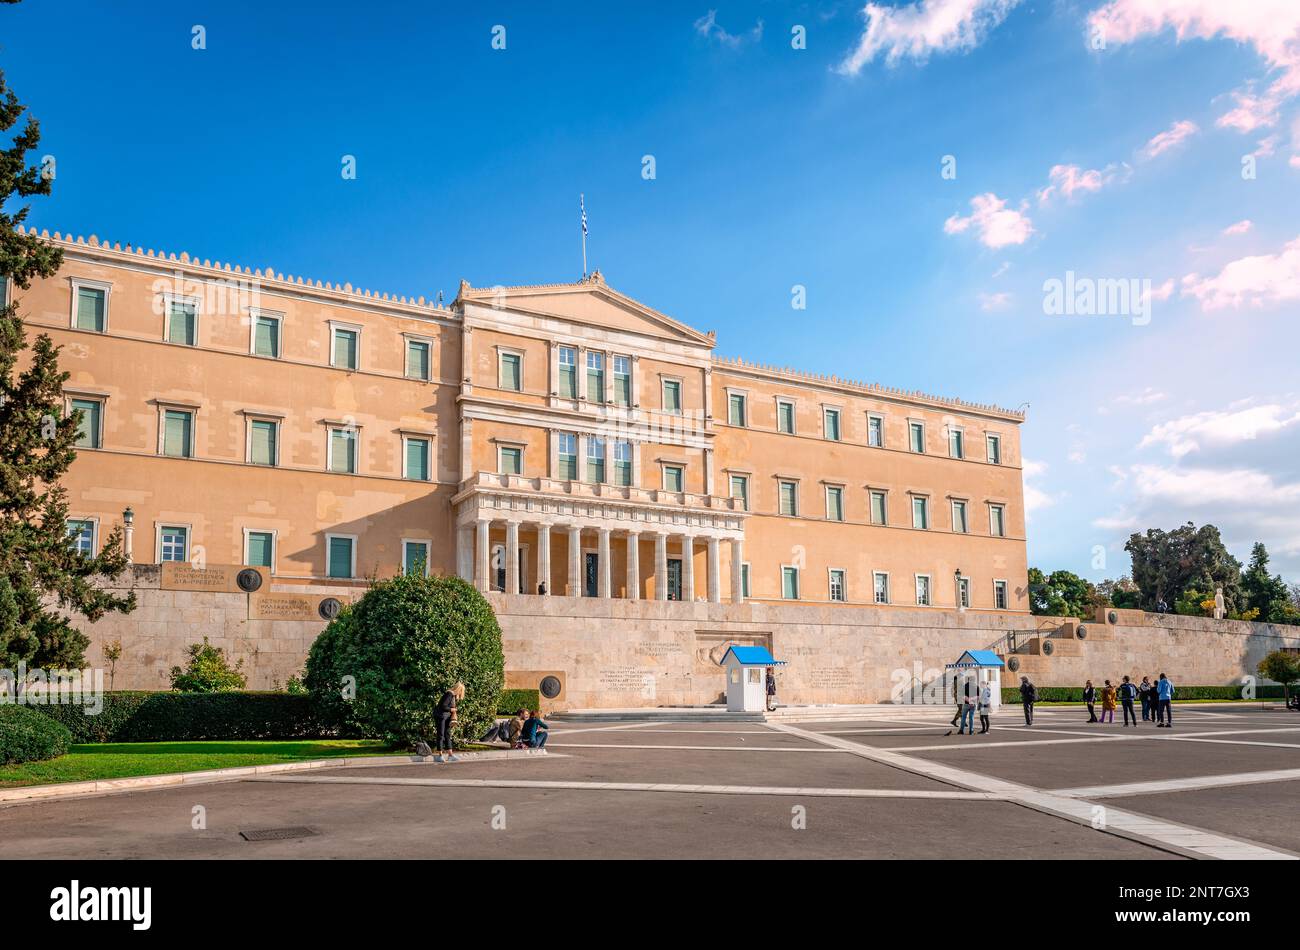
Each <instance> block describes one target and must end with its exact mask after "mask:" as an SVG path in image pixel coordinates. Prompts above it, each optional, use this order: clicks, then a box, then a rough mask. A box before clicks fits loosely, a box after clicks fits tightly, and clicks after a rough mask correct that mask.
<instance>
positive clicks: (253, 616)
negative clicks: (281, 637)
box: [248, 594, 325, 623]
mask: <svg viewBox="0 0 1300 950" xmlns="http://www.w3.org/2000/svg"><path fill="white" fill-rule="evenodd" d="M321 599H322V598H321V597H320V596H319V595H315V594H250V595H249V597H248V616H249V619H250V620H315V621H317V622H319V623H324V622H325V621H323V620H321V617H320V613H319V609H320V602H321Z"/></svg>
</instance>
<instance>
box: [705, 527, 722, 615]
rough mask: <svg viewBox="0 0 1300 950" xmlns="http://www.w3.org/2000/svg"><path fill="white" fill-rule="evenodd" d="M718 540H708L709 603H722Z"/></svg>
mask: <svg viewBox="0 0 1300 950" xmlns="http://www.w3.org/2000/svg"><path fill="white" fill-rule="evenodd" d="M718 547H719V545H718V539H717V538H709V567H708V572H709V603H711V604H720V603H722V563H721V558H720V556H719V552H718Z"/></svg>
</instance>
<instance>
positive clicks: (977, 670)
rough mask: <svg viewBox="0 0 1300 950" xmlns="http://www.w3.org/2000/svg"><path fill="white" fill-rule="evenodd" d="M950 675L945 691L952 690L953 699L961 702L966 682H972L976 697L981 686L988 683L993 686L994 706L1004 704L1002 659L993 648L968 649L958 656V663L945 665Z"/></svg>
mask: <svg viewBox="0 0 1300 950" xmlns="http://www.w3.org/2000/svg"><path fill="white" fill-rule="evenodd" d="M945 669H947V671H948V675H947V677H946V678H945V682H944V692H947V691H948V689H951V690H952V694H951V695H952V701H953V702H954V703H959V702H961V700H962V696H963V695H964V693H963V691H964V687H965V684H966V683H970V684H971V689H973V690H975V695H976V697H978V696H979V690H980V688H981V687H982V686H983V685H984V684H985V683H988V684H989V685H990V686H992V687H993V696H992V697H991V698H992V700H993V703H992V705H993V708H994V709H995V710H996V709H997V708H998V707H999V706H1001V705H1002V659H1001V658H1000V657H999V656H998V655H997V654H996V653H994V652H993V651H992V650H967V651H966V652H965V653H963V654H962V655H961V656H959V657H957V662H956V663H948V664H946V665H945Z"/></svg>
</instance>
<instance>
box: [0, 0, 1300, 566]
mask: <svg viewBox="0 0 1300 950" xmlns="http://www.w3.org/2000/svg"><path fill="white" fill-rule="evenodd" d="M462 6H463V5H460V4H452V3H442V2H439V3H423V4H410V5H401V4H389V5H373V4H372V5H365V4H353V3H347V4H341V3H340V4H335V3H328V2H321V3H312V4H307V3H300V4H256V5H253V4H244V3H237V2H222V3H190V2H184V0H182V2H171V3H158V4H150V3H144V2H141V3H133V4H130V5H117V4H105V3H99V4H89V3H87V4H81V3H76V2H61V3H58V4H53V3H47V2H35V0H28V2H25V3H23V4H20V5H19V6H17V7H8V6H4V7H0V67H2V68H3V69H4V70H5V73H6V77H7V79H8V80H9V82H10V84H11V85H12V86H13V87H14V88H16V89H17V90H18V92H19V93H20V95H21V96H22V97H23V99H24V100H25V101H26V102H27V103H28V104H29V105H30V106H31V108H32V110H33V111H34V113H35V114H36V115H37V117H38V118H39V119H40V120H41V123H42V131H43V135H44V138H43V141H42V147H41V152H42V153H43V154H49V155H52V156H54V158H55V159H56V162H57V177H56V180H55V183H54V184H55V188H54V195H53V196H52V197H51V198H48V199H42V200H39V201H38V202H37V203H36V206H35V208H34V210H33V214H32V218H31V220H32V222H33V223H35V224H36V225H37V226H38V227H43V228H49V229H50V230H51V231H53V230H55V229H58V230H61V231H65V232H66V231H71V232H74V233H78V234H87V235H89V234H91V233H94V234H97V235H99V236H101V237H104V238H108V239H110V240H114V241H121V242H123V243H125V242H128V241H129V242H131V243H133V244H141V245H144V246H146V247H154V248H159V249H166V250H169V251H175V252H180V251H182V250H185V251H189V252H190V253H192V254H197V255H199V256H201V257H209V258H213V259H220V260H224V261H230V262H233V263H243V264H247V265H251V266H254V267H267V266H271V267H273V268H275V269H276V270H278V271H282V272H285V273H293V274H302V275H304V276H311V277H314V278H319V279H322V280H332V281H336V282H342V281H350V282H351V283H352V284H354V285H356V286H359V287H370V288H374V289H377V290H381V291H388V292H395V293H401V294H411V295H419V294H423V295H425V296H429V297H432V296H433V295H435V294H436V293H437V291H438V290H443V291H445V292H446V295H447V297H448V299H450V298H451V297H453V296H454V295H455V288H456V286H457V284H458V282H459V281H460V279H461V278H465V279H468V280H469V281H470V282H471V283H473V284H475V285H477V286H482V285H493V284H498V283H501V284H515V283H536V282H549V281H562V280H571V279H574V278H576V277H577V276H579V275H580V273H581V257H580V246H579V239H578V230H577V196H578V193H579V192H583V193H585V194H586V202H587V210H588V215H589V218H590V225H591V235H590V243H589V252H590V260H591V264H592V266H593V267H597V266H598V267H600V268H601V269H602V270H603V271H604V273H605V275H606V278H607V279H608V280H609V281H610V283H611V284H613V285H614V286H615V287H617V288H619V289H620V290H622V291H624V292H626V293H628V294H630V295H632V296H634V297H636V298H638V299H640V300H643V301H644V302H646V303H648V304H649V305H651V306H654V307H656V308H658V309H661V310H663V311H665V312H667V313H669V314H671V315H673V316H675V317H678V318H680V319H682V320H684V321H686V322H688V323H690V324H692V325H694V326H696V327H699V328H701V329H704V330H716V331H717V333H718V340H719V346H718V352H719V353H720V354H723V355H743V356H745V357H747V358H750V359H755V360H759V361H763V362H772V363H779V364H787V365H793V366H797V367H799V368H802V369H806V370H812V371H817V372H825V373H837V374H840V375H842V376H847V377H850V378H858V379H865V380H871V381H877V382H882V383H885V384H888V385H894V386H903V387H907V388H916V389H921V390H924V391H927V392H933V393H937V394H941V395H956V396H961V397H963V398H966V399H970V400H975V401H982V402H983V401H987V402H996V403H998V404H1000V405H1005V406H1008V407H1015V406H1018V405H1020V404H1022V403H1029V410H1028V411H1029V421H1028V423H1027V424H1026V426H1025V428H1024V432H1023V443H1024V455H1025V458H1026V490H1027V501H1028V503H1029V507H1030V513H1029V517H1030V522H1029V538H1030V558H1031V562H1032V563H1035V564H1038V565H1040V566H1043V567H1044V568H1047V569H1052V568H1057V567H1064V568H1068V569H1071V570H1075V571H1078V572H1080V573H1083V574H1085V575H1086V576H1088V577H1091V578H1093V579H1101V578H1102V577H1106V576H1117V575H1118V574H1120V573H1122V572H1123V571H1124V570H1126V569H1127V559H1126V557H1125V556H1124V554H1123V551H1122V547H1123V542H1124V539H1125V538H1126V537H1127V535H1128V533H1129V532H1130V531H1131V530H1135V529H1144V528H1146V527H1148V526H1154V527H1164V528H1173V527H1175V526H1176V525H1178V524H1179V523H1181V522H1182V521H1185V520H1188V519H1193V520H1195V521H1197V523H1201V522H1204V521H1210V522H1213V523H1215V524H1218V525H1219V526H1220V528H1221V529H1222V530H1223V532H1224V535H1225V538H1226V540H1227V541H1228V542H1229V546H1230V547H1231V548H1232V549H1233V550H1234V552H1235V553H1237V554H1238V556H1239V557H1242V558H1243V559H1244V558H1245V557H1246V556H1247V555H1248V553H1249V549H1250V544H1251V543H1252V542H1253V541H1254V540H1257V539H1258V540H1263V541H1265V542H1266V543H1267V544H1268V546H1269V549H1270V551H1271V552H1272V553H1273V556H1274V568H1275V569H1276V570H1282V571H1283V572H1284V574H1286V576H1287V577H1288V579H1290V580H1298V579H1300V383H1297V375H1298V374H1297V372H1296V365H1297V353H1300V346H1297V344H1298V343H1300V330H1298V329H1297V310H1298V309H1300V243H1296V244H1294V245H1293V243H1292V242H1297V241H1300V214H1298V213H1297V212H1300V201H1298V200H1297V195H1298V194H1300V121H1298V117H1300V4H1296V3H1294V2H1293V0H1254V2H1252V3H1249V4H1238V3H1230V2H1220V3H1214V2H1210V0H1077V2H1064V0H1062V2H1041V0H1039V2H1034V0H922V2H919V3H899V2H883V0H882V2H880V3H876V4H866V3H863V2H860V0H855V2H851V3H837V2H832V0H824V2H815V3H777V2H753V0H751V2H746V3H739V2H737V3H728V2H718V0H704V2H700V3H689V2H676V0H673V2H661V3H657V4H609V3H590V4H586V3H578V2H572V3H558V2H556V3H544V2H510V3H491V2H486V3H477V4H474V5H473V10H472V12H469V13H465V12H462V11H461V10H460V8H461V7H462ZM196 25H199V26H202V27H203V28H204V30H205V34H206V35H205V40H206V48H205V49H200V50H196V49H193V48H192V36H193V28H194V27H195V26H196ZM497 25H501V26H504V27H505V49H504V50H497V49H493V48H492V40H493V28H494V27H495V26H497ZM796 27H802V28H803V29H804V32H805V35H806V48H804V49H795V48H793V44H792V38H793V35H794V34H793V33H792V31H793V30H794V29H795V28H796ZM1098 37H1103V38H1104V43H1102V44H1100V45H1101V46H1102V48H1094V47H1096V46H1098V45H1099V44H1098V43H1097V42H1095V40H1096V39H1097V38H1098ZM344 155H353V156H355V157H356V169H357V177H356V178H355V180H345V179H344V178H343V177H342V175H341V174H340V169H341V161H342V157H343V156H344ZM646 155H652V156H654V160H655V178H654V179H653V180H646V179H645V178H643V177H642V167H643V166H642V160H643V157H644V156H646ZM945 156H951V157H952V159H953V160H955V177H954V176H953V175H951V174H949V175H947V176H945V175H944V173H943V172H944V169H945V165H944V159H945ZM1246 159H1249V162H1248V164H1251V165H1253V169H1251V170H1252V171H1253V177H1243V167H1244V166H1243V161H1244V160H1246ZM948 167H949V168H950V169H951V167H952V166H951V165H949V166H948ZM1049 188H1050V190H1048V189H1049ZM1067 272H1073V273H1074V274H1076V275H1078V276H1080V277H1084V278H1088V279H1097V280H1124V281H1130V280H1133V281H1138V282H1141V281H1150V284H1149V285H1145V286H1149V287H1150V297H1149V309H1148V310H1146V311H1145V312H1144V313H1143V314H1134V313H1132V312H1128V313H1124V314H1120V315H1100V314H1097V315H1072V316H1064V315H1056V314H1052V313H1047V312H1045V303H1044V302H1045V290H1044V287H1045V283H1044V282H1045V281H1049V280H1053V279H1057V280H1062V281H1064V280H1065V276H1066V273H1067ZM795 285H802V286H803V287H806V288H807V301H808V306H807V309H806V310H794V309H792V307H791V289H792V287H794V286H795ZM1135 286H1144V285H1142V284H1140V283H1139V284H1138V285H1135ZM1130 309H1131V308H1130ZM1099 552H1100V553H1099Z"/></svg>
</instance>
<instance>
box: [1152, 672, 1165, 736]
mask: <svg viewBox="0 0 1300 950" xmlns="http://www.w3.org/2000/svg"><path fill="white" fill-rule="evenodd" d="M1151 718H1152V719H1154V720H1155V721H1156V725H1157V726H1163V725H1164V723H1165V711H1164V707H1162V706H1161V705H1160V677H1158V676H1157V677H1156V680H1155V682H1154V683H1152V684H1151Z"/></svg>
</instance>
